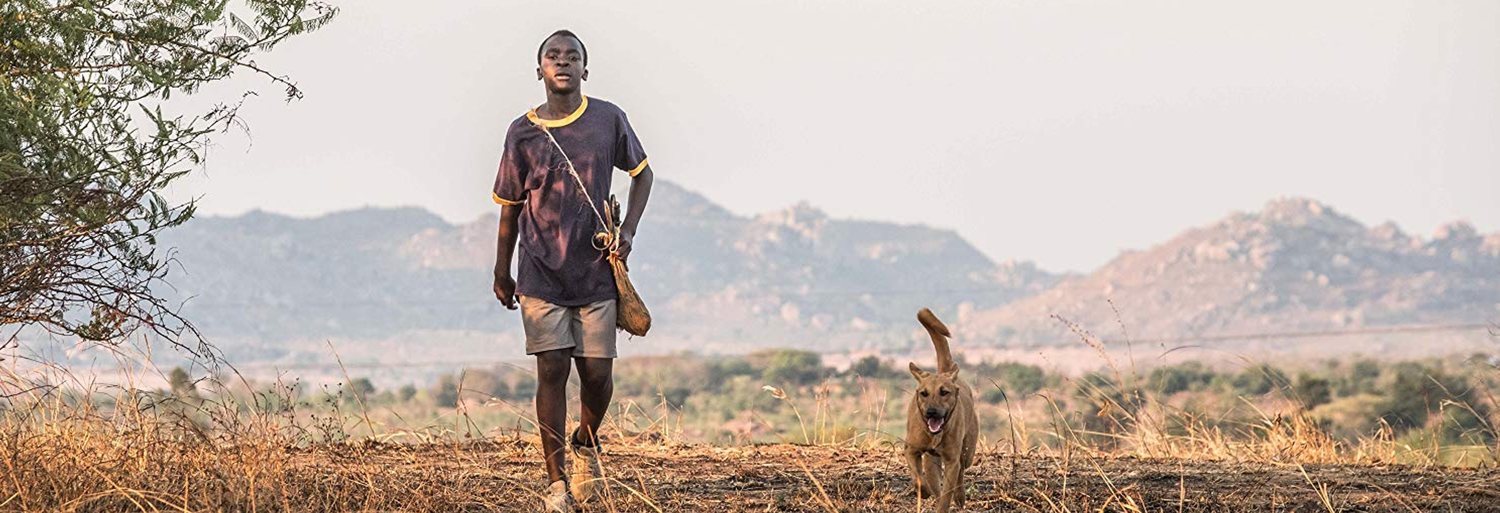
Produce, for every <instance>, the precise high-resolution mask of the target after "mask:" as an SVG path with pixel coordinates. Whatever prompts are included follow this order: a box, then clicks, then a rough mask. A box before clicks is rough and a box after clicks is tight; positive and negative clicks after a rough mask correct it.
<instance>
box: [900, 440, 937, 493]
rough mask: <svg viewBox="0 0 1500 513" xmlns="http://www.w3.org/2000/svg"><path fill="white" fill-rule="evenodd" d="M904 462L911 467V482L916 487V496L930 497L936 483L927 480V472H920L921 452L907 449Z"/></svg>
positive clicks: (935, 487)
mask: <svg viewBox="0 0 1500 513" xmlns="http://www.w3.org/2000/svg"><path fill="white" fill-rule="evenodd" d="M906 464H907V466H908V467H910V468H911V483H912V486H913V487H915V488H916V489H917V497H918V498H926V497H932V496H933V493H932V491H933V490H936V489H937V486H936V483H931V482H929V481H927V477H928V476H927V474H925V473H923V472H922V452H921V451H915V450H912V449H907V450H906Z"/></svg>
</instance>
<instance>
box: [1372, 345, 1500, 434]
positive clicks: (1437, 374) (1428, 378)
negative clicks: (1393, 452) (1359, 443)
mask: <svg viewBox="0 0 1500 513" xmlns="http://www.w3.org/2000/svg"><path fill="white" fill-rule="evenodd" d="M1393 371H1394V372H1393V374H1394V376H1392V380H1391V386H1390V392H1389V394H1388V395H1387V396H1386V397H1385V400H1384V401H1383V402H1382V403H1381V404H1380V406H1379V407H1378V408H1377V413H1378V414H1379V415H1380V418H1381V419H1383V420H1385V421H1386V422H1387V423H1389V424H1390V425H1391V426H1392V427H1394V428H1396V429H1397V431H1398V432H1399V431H1405V430H1410V429H1414V428H1422V427H1429V422H1432V423H1435V424H1437V425H1436V426H1431V427H1435V428H1436V429H1437V431H1438V432H1437V435H1439V436H1440V437H1441V439H1442V440H1444V441H1448V442H1455V441H1465V442H1467V443H1475V442H1479V443H1490V442H1492V441H1493V439H1494V436H1495V430H1494V427H1493V426H1492V425H1490V424H1489V421H1488V417H1489V414H1490V412H1489V408H1487V407H1486V406H1485V404H1484V403H1483V402H1482V401H1479V400H1477V399H1478V397H1477V394H1476V393H1475V391H1474V388H1473V387H1472V386H1470V385H1469V383H1468V381H1467V380H1465V379H1464V378H1462V377H1459V376H1453V375H1450V374H1447V373H1444V372H1442V371H1441V370H1440V369H1432V368H1427V367H1425V366H1423V365H1421V364H1417V363H1411V362H1404V363H1399V364H1396V366H1395V368H1394V369H1393ZM1439 414H1440V415H1441V416H1440V417H1439Z"/></svg>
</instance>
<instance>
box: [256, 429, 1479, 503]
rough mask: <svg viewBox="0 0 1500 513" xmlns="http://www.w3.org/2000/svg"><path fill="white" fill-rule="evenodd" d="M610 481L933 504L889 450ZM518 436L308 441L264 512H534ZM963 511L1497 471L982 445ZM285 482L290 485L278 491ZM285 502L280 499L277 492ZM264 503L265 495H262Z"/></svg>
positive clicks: (1212, 496)
mask: <svg viewBox="0 0 1500 513" xmlns="http://www.w3.org/2000/svg"><path fill="white" fill-rule="evenodd" d="M606 451H607V453H606V460H605V465H606V474H608V476H609V477H611V478H613V479H614V480H615V481H613V482H612V483H611V486H610V489H609V495H608V497H607V498H606V500H604V501H600V502H595V503H593V504H592V505H591V507H587V508H584V511H611V512H614V511H618V512H639V511H728V512H751V511H757V512H758V511H851V512H854V511H859V512H866V511H868V512H896V511H901V512H909V511H931V510H932V506H931V504H930V503H928V504H923V505H922V506H921V509H920V510H919V509H918V508H919V506H918V503H917V500H916V498H915V496H914V495H913V493H912V491H911V490H912V488H911V484H910V481H909V480H908V478H907V477H906V472H905V469H904V466H903V465H902V464H901V463H900V459H899V458H898V456H897V454H896V452H895V451H896V449H895V448H894V447H888V448H881V449H862V448H853V447H829V446H795V445H761V446H748V447H709V446H674V445H661V444H637V445H625V444H618V445H611V446H606ZM540 460H541V456H540V453H539V451H538V449H537V448H535V446H534V445H532V444H530V443H525V442H522V441H506V442H494V441H485V442H472V443H464V444H423V445H405V444H382V443H365V444H359V445H342V446H320V447H316V448H312V449H305V450H299V451H298V452H296V453H295V454H293V457H292V458H291V459H290V465H289V468H286V469H285V471H286V475H285V480H283V481H282V483H283V484H282V485H281V486H289V487H293V488H297V489H299V490H297V491H291V490H281V493H277V494H275V495H276V496H278V497H279V498H278V499H271V501H280V502H282V504H263V505H261V508H263V509H291V510H324V511H335V510H336V511H347V510H365V511H369V510H379V511H389V510H401V511H534V510H535V505H536V504H537V502H536V493H537V491H538V490H539V489H540V488H541V486H542V482H543V473H542V470H541V466H540ZM966 476H967V483H968V490H969V503H968V507H967V508H966V509H965V511H1205V512H1206V511H1216V512H1217V511H1266V512H1275V511H1330V510H1332V511H1475V512H1479V511H1497V510H1500V470H1496V469H1478V470H1475V469H1457V468H1415V467H1405V466H1336V465H1320V466H1306V467H1305V468H1303V467H1298V466H1296V465H1288V466H1278V465H1266V464H1244V463H1232V462H1191V461H1177V460H1141V459H1130V458H1090V457H1084V456H1074V457H1071V458H1067V459H1064V458H1053V457H1039V456H1014V457H1012V456H1011V455H1008V454H1005V453H999V454H993V453H992V454H982V455H981V458H980V459H979V461H978V462H976V464H975V466H974V467H973V468H971V469H969V471H968V472H967V473H966ZM288 492H290V493H288ZM289 501H290V502H289ZM268 502H270V501H268Z"/></svg>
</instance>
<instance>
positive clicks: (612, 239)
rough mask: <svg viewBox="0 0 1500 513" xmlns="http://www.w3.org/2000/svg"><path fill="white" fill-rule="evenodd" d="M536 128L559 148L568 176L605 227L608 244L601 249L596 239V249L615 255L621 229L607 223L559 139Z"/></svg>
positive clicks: (596, 238)
mask: <svg viewBox="0 0 1500 513" xmlns="http://www.w3.org/2000/svg"><path fill="white" fill-rule="evenodd" d="M534 126H536V127H537V129H538V130H541V131H542V133H543V134H546V136H547V140H548V141H551V142H552V147H553V148H557V152H558V153H560V154H562V157H563V162H564V163H566V164H567V165H568V175H569V176H572V177H573V183H575V184H578V191H579V192H582V193H583V199H585V200H587V201H588V203H589V208H590V209H592V210H593V211H594V218H596V219H598V220H599V226H602V227H604V228H603V230H604V231H603V232H602V234H603V235H604V236H605V239H606V242H605V243H604V246H603V247H600V245H599V237H597V236H596V237H594V240H593V241H591V242H592V243H593V245H594V249H597V250H599V251H608V252H611V253H613V252H614V251H615V250H616V249H619V243H620V232H619V229H618V228H616V227H615V226H614V224H613V223H610V222H609V221H606V220H605V219H604V214H601V213H599V207H598V206H595V205H594V197H593V196H590V195H589V189H588V187H586V186H584V185H583V177H581V176H578V169H577V168H574V167H573V159H571V158H568V152H566V151H563V147H562V145H561V144H558V143H557V138H555V137H552V131H551V130H547V127H545V126H542V125H540V124H535V125H534ZM611 217H613V216H611Z"/></svg>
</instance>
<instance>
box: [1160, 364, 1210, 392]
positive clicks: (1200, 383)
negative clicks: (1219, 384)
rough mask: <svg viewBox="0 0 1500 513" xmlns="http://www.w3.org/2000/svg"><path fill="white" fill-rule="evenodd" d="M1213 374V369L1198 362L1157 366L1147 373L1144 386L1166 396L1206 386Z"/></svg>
mask: <svg viewBox="0 0 1500 513" xmlns="http://www.w3.org/2000/svg"><path fill="white" fill-rule="evenodd" d="M1215 374H1216V373H1215V372H1214V371H1213V370H1210V369H1209V368H1208V367H1205V366H1204V365H1203V364H1202V363H1198V362H1187V363H1182V364H1178V365H1170V366H1166V367H1157V368H1155V369H1152V370H1151V374H1149V375H1147V377H1146V387H1147V388H1149V389H1151V390H1152V391H1155V392H1156V393H1159V394H1161V395H1164V396H1167V395H1172V394H1175V393H1178V392H1185V391H1188V390H1197V389H1200V388H1202V387H1205V386H1208V384H1209V383H1212V382H1213V379H1214V376H1215Z"/></svg>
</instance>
